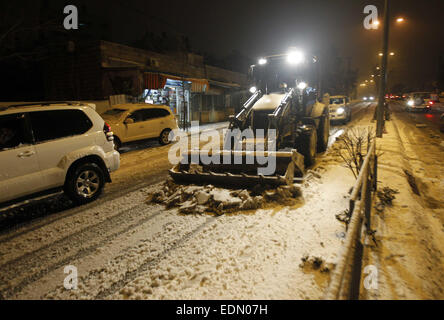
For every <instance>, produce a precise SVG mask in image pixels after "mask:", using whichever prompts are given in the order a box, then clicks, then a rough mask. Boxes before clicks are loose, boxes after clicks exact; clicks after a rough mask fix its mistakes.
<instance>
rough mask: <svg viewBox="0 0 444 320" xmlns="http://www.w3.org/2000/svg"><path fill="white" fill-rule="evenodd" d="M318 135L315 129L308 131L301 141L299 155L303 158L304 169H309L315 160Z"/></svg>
mask: <svg viewBox="0 0 444 320" xmlns="http://www.w3.org/2000/svg"><path fill="white" fill-rule="evenodd" d="M317 140H318V135H317V132H316V130H315V129H313V130H310V132H309V133H307V134H305V135H304V136H303V137H302V139H301V146H300V148H299V150H300V152H299V153H300V154H302V155H303V156H304V164H305V166H306V167H310V166H312V165H313V164H314V162H315V159H316V149H317Z"/></svg>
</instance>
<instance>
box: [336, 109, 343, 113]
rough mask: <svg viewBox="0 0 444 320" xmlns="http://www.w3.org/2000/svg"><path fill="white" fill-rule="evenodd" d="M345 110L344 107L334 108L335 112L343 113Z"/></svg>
mask: <svg viewBox="0 0 444 320" xmlns="http://www.w3.org/2000/svg"><path fill="white" fill-rule="evenodd" d="M344 112H345V109H344V108H338V109H337V110H336V113H337V114H343V113H344Z"/></svg>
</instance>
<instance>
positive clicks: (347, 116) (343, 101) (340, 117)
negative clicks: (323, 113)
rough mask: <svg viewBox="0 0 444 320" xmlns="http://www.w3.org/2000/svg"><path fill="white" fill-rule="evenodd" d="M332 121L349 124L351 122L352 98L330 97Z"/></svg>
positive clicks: (329, 106)
mask: <svg viewBox="0 0 444 320" xmlns="http://www.w3.org/2000/svg"><path fill="white" fill-rule="evenodd" d="M328 108H329V110H330V120H331V121H332V122H334V121H341V122H342V123H344V124H345V123H347V122H349V121H350V120H351V108H350V98H349V97H347V96H332V97H330V104H329V105H328Z"/></svg>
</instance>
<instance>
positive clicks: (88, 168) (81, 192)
mask: <svg viewBox="0 0 444 320" xmlns="http://www.w3.org/2000/svg"><path fill="white" fill-rule="evenodd" d="M104 184H105V177H104V174H103V171H102V169H101V168H100V167H99V166H98V165H97V164H95V163H84V164H81V165H79V166H78V167H77V168H75V169H74V171H73V172H72V173H71V174H70V175H69V176H68V177H67V179H66V182H65V192H66V194H67V195H68V196H69V197H70V198H71V200H72V201H74V202H75V203H78V204H85V203H88V202H91V201H94V200H96V199H97V198H98V197H99V196H100V194H101V193H102V190H103V186H104Z"/></svg>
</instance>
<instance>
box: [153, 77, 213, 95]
mask: <svg viewBox="0 0 444 320" xmlns="http://www.w3.org/2000/svg"><path fill="white" fill-rule="evenodd" d="M167 80H174V81H187V82H190V83H191V92H206V91H207V90H208V89H209V86H210V84H209V82H208V80H207V79H196V78H185V77H179V76H173V75H169V74H165V73H152V72H145V73H144V85H145V89H163V88H164V87H165V85H166V84H167Z"/></svg>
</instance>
